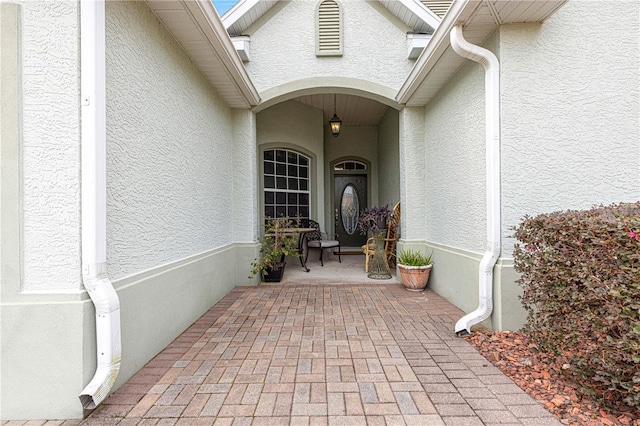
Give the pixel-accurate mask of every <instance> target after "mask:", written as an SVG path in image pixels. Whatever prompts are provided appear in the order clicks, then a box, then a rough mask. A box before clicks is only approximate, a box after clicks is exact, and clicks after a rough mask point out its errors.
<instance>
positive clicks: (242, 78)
mask: <svg viewBox="0 0 640 426" xmlns="http://www.w3.org/2000/svg"><path fill="white" fill-rule="evenodd" d="M147 3H148V4H149V7H150V8H151V10H152V11H153V12H154V13H155V14H156V16H157V17H158V19H159V20H160V22H162V23H163V24H164V25H165V27H166V28H167V29H168V31H169V32H170V33H171V34H172V35H173V36H174V37H175V39H176V40H177V41H178V43H179V44H180V45H181V46H182V48H183V49H184V50H185V52H187V54H188V55H189V56H190V57H191V59H192V60H193V62H194V63H195V64H196V65H197V66H198V68H200V70H201V71H202V73H203V74H204V75H205V76H206V78H207V79H208V80H209V82H210V83H211V85H212V86H213V87H214V88H215V89H216V90H217V91H218V93H219V94H220V96H221V97H222V98H223V99H224V100H225V101H226V102H227V104H228V105H229V106H230V107H231V108H251V107H253V106H255V105H258V104H259V103H260V95H259V94H258V91H257V89H256V88H255V86H254V85H253V82H252V81H251V78H250V77H249V74H248V73H247V71H246V69H245V67H244V65H243V63H242V60H241V59H240V56H239V55H238V53H237V52H236V49H235V48H234V46H233V42H232V41H231V37H229V34H227V31H226V29H225V28H224V25H223V24H222V21H221V20H220V17H219V16H218V13H217V12H216V10H215V8H214V6H213V3H211V1H210V0H180V1H177V2H166V1H162V0H147ZM175 11H179V12H182V11H184V12H186V15H187V16H188V17H189V21H190V22H188V25H185V24H184V22H178V20H175V21H174V20H172V19H171V18H170V17H171V14H172V12H175ZM202 47H206V48H208V50H209V51H210V52H211V53H214V55H213V56H212V55H209V54H202V52H201V51H199V49H202ZM207 53H209V52H207ZM220 69H222V70H224V74H225V75H221V74H220Z"/></svg>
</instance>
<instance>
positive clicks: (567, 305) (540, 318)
mask: <svg viewBox="0 0 640 426" xmlns="http://www.w3.org/2000/svg"><path fill="white" fill-rule="evenodd" d="M515 231H516V233H515V237H516V238H517V239H518V243H517V244H516V246H515V251H514V263H515V269H516V271H517V272H519V273H520V274H521V275H520V280H519V284H520V285H521V286H522V287H523V288H524V293H523V296H522V297H521V301H522V304H523V305H524V307H525V309H526V310H527V312H528V318H527V321H526V324H525V326H524V328H523V331H525V332H526V333H527V334H528V335H529V336H530V337H531V338H532V339H533V340H534V342H535V343H536V344H537V345H538V347H539V348H540V349H541V350H544V351H546V352H551V353H553V354H555V355H556V356H561V357H562V358H564V359H565V360H566V361H567V362H569V363H570V365H571V368H569V369H567V370H566V371H565V372H566V373H567V374H572V375H573V378H574V379H575V380H576V381H577V382H578V383H579V385H580V386H581V389H582V390H583V391H584V392H586V393H588V394H590V395H591V396H593V397H596V398H598V399H599V400H600V401H601V402H602V403H603V405H606V406H623V405H627V406H630V407H637V408H640V202H638V203H621V204H614V205H611V206H600V207H594V208H592V209H590V210H586V211H565V212H554V213H549V214H542V215H539V216H536V217H525V218H524V220H523V221H522V223H521V224H520V225H519V226H518V227H517V228H516V229H515Z"/></svg>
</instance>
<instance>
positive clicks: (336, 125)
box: [329, 113, 342, 137]
mask: <svg viewBox="0 0 640 426" xmlns="http://www.w3.org/2000/svg"><path fill="white" fill-rule="evenodd" d="M329 126H331V134H332V135H333V136H334V137H335V136H338V135H339V134H340V127H341V126H342V120H340V119H339V118H338V115H337V114H335V113H334V114H333V117H332V118H331V120H329Z"/></svg>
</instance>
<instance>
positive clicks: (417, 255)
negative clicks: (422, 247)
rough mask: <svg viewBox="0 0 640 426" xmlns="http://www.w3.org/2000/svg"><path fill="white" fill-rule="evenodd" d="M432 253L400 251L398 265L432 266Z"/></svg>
mask: <svg viewBox="0 0 640 426" xmlns="http://www.w3.org/2000/svg"><path fill="white" fill-rule="evenodd" d="M431 256H432V253H429V254H422V253H421V252H419V251H415V250H400V253H398V256H397V259H398V263H399V264H401V265H405V266H428V265H430V264H431Z"/></svg>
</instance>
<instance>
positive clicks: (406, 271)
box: [398, 264, 433, 291]
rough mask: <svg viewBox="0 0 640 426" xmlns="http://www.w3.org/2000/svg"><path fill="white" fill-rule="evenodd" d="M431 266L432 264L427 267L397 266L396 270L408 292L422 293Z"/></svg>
mask: <svg viewBox="0 0 640 426" xmlns="http://www.w3.org/2000/svg"><path fill="white" fill-rule="evenodd" d="M432 266H433V264H432V265H429V266H406V265H400V264H398V270H399V271H400V277H401V278H402V284H404V288H406V289H407V290H409V291H423V290H424V289H425V287H426V286H427V282H428V281H429V274H431V267H432Z"/></svg>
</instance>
